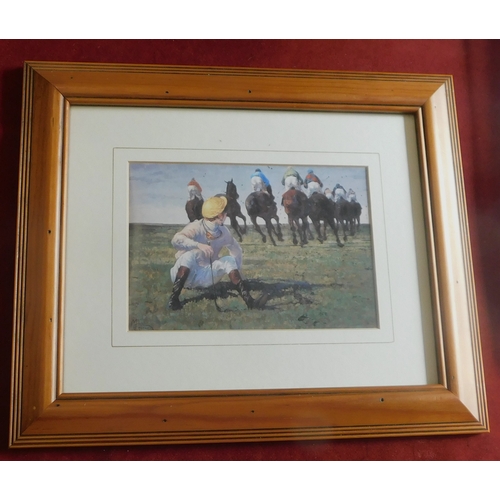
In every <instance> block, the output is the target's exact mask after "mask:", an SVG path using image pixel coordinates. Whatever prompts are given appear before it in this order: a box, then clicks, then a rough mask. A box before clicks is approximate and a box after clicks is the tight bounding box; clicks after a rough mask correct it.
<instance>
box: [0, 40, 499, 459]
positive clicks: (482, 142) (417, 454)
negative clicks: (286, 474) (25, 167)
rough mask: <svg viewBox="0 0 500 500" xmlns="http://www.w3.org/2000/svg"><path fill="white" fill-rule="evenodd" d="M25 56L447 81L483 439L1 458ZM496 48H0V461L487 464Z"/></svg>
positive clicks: (398, 43)
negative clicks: (484, 404)
mask: <svg viewBox="0 0 500 500" xmlns="http://www.w3.org/2000/svg"><path fill="white" fill-rule="evenodd" d="M25 60H52V61H82V62H119V63H147V64H181V65H216V66H246V67H259V68H298V69H318V70H352V71H384V72H409V73H442V74H452V75H453V76H454V81H455V91H456V99H457V110H458V119H459V125H460V136H461V147H462V159H463V166H464V176H465V183H466V190H467V202H468V209H469V223H470V229H471V239H472V249H473V258H474V266H475V276H476V286H477V298H478V307H479V320H480V326H481V336H482V346H483V357H484V368H485V375H486V383H487V391H488V403H489V415H490V424H491V432H490V433H489V434H484V435H478V436H446V437H426V438H420V437H419V438H390V439H387V438H386V439H369V440H343V441H311V442H307V441H306V442H285V443H256V444H221V445H186V446H157V447H154V446H152V447H123V448H122V447H106V448H102V447H99V448H67V449H38V450H8V448H7V437H8V421H9V394H10V368H11V344H12V341H11V332H12V307H13V284H14V257H15V234H16V210H17V207H16V205H17V184H18V177H17V176H18V162H19V133H20V126H21V97H22V65H23V61H25ZM499 81H500V41H488V40H238V41H230V40H43V41H42V40H0V178H1V182H0V218H1V221H2V222H1V231H2V236H1V238H0V249H1V258H0V269H1V271H0V276H1V280H0V294H1V299H0V459H2V460H497V459H499V458H500V391H498V384H499V382H500V331H499V326H500V308H498V295H499V293H498V290H499V289H500V271H499V270H498V267H497V260H498V255H499V251H500V230H499V228H498V224H499V223H500V211H499V209H500V203H499V201H500V197H499V196H498V195H497V192H498V190H499V188H500V168H499V167H500V141H499V140H498V135H499V125H500V94H499V90H498V89H499V87H498V82H499Z"/></svg>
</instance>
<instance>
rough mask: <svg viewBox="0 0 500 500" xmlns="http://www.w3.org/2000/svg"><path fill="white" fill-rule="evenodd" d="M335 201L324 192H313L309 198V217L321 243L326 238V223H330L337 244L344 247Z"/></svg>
mask: <svg viewBox="0 0 500 500" xmlns="http://www.w3.org/2000/svg"><path fill="white" fill-rule="evenodd" d="M334 213H335V203H334V202H333V201H332V200H330V199H328V198H327V197H326V196H325V195H324V194H322V193H317V192H316V193H313V194H312V195H311V197H310V198H309V218H310V219H311V221H312V223H313V225H314V228H315V229H316V233H317V234H318V240H319V242H320V243H323V241H325V240H326V225H327V224H328V225H329V226H330V227H331V228H332V229H333V233H334V234H335V238H336V240H337V245H338V246H339V247H343V246H344V244H343V243H342V242H341V241H340V238H339V234H338V228H337V224H336V223H335V217H334ZM321 222H323V234H322V233H321Z"/></svg>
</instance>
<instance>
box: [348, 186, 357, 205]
mask: <svg viewBox="0 0 500 500" xmlns="http://www.w3.org/2000/svg"><path fill="white" fill-rule="evenodd" d="M347 201H351V202H354V203H355V202H357V201H358V200H357V199H356V193H355V192H354V191H353V190H352V189H351V188H349V191H348V193H347Z"/></svg>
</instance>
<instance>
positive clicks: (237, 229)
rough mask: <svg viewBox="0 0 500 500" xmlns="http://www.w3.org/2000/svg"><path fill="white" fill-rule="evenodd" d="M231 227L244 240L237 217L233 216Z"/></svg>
mask: <svg viewBox="0 0 500 500" xmlns="http://www.w3.org/2000/svg"><path fill="white" fill-rule="evenodd" d="M231 227H232V228H233V229H234V230H235V232H236V234H237V235H238V238H239V240H240V241H243V238H242V237H241V233H240V226H239V225H238V221H237V220H236V217H234V216H233V217H231Z"/></svg>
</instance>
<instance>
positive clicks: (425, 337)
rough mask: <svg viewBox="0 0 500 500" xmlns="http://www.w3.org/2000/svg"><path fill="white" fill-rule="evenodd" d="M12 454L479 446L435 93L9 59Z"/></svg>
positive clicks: (453, 155) (445, 148)
mask: <svg viewBox="0 0 500 500" xmlns="http://www.w3.org/2000/svg"><path fill="white" fill-rule="evenodd" d="M23 114H24V116H23V129H22V150H21V167H20V192H19V218H18V252H17V268H16V290H15V294H16V302H15V322H14V323H15V327H14V351H13V360H14V361H13V370H12V411H11V432H10V445H11V447H36V446H85V445H114V444H116V445H133V444H169V443H209V442H229V441H233V442H234V441H263V440H292V439H293V440H301V439H332V438H349V437H378V436H401V435H432V434H463V433H480V432H487V431H488V417H487V407H486V395H485V387H484V380H483V371H482V360H481V348H480V338H479V330H478V323H477V313H476V303H475V290H474V273H473V269H472V260H471V255H470V246H469V236H468V225H467V211H466V200H465V193H464V186H463V179H462V170H461V158H460V147H459V138H458V127H457V123H456V111H455V104H454V93H453V80H452V78H451V77H450V76H446V75H444V76H442V75H408V74H404V75H403V74H371V73H340V72H316V71H295V70H294V71H285V70H271V69H270V70H261V69H250V68H205V67H177V66H147V65H116V64H75V63H51V62H29V63H26V64H25V78H24V105H23Z"/></svg>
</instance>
